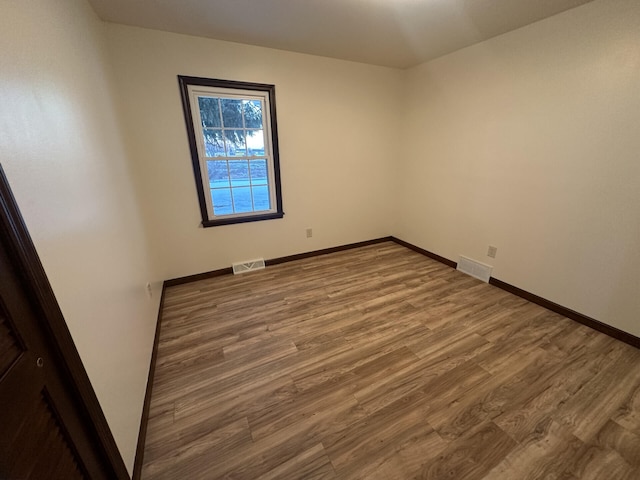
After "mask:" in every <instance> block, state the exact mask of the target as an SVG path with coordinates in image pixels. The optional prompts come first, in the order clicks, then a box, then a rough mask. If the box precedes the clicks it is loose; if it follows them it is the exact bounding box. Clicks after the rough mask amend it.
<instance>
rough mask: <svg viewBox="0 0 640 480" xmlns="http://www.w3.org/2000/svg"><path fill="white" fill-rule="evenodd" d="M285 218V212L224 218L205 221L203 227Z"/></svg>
mask: <svg viewBox="0 0 640 480" xmlns="http://www.w3.org/2000/svg"><path fill="white" fill-rule="evenodd" d="M282 217H284V212H273V213H267V214H264V215H247V216H244V217H232V218H223V219H219V220H204V221H203V222H202V226H203V227H204V228H209V227H218V226H220V225H232V224H234V223H247V222H259V221H261V220H274V219H276V218H282Z"/></svg>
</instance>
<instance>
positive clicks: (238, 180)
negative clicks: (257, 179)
mask: <svg viewBox="0 0 640 480" xmlns="http://www.w3.org/2000/svg"><path fill="white" fill-rule="evenodd" d="M229 173H230V174H231V186H232V187H247V186H249V162H248V161H246V160H229Z"/></svg>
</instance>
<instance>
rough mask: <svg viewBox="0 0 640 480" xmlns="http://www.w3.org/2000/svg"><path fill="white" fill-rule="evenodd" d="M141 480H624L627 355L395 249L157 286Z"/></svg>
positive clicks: (637, 433)
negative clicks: (158, 320)
mask: <svg viewBox="0 0 640 480" xmlns="http://www.w3.org/2000/svg"><path fill="white" fill-rule="evenodd" d="M142 478H143V479H148V480H151V479H185V478H186V479H190V480H194V479H217V478H233V479H261V480H265V479H312V478H313V479H320V478H328V479H359V478H362V479H413V478H426V479H455V480H462V479H492V480H494V479H495V480H498V479H507V480H524V479H547V478H548V479H552V478H553V479H564V480H570V479H572V480H576V479H607V480H613V479H616V480H618V479H629V480H632V479H635V480H637V479H640V350H638V349H635V348H633V347H631V346H629V345H627V344H625V343H622V342H620V341H617V340H614V339H612V338H610V337H607V336H606V335H604V334H601V333H598V332H596V331H594V330H591V329H589V328H587V327H585V326H582V325H580V324H578V323H575V322H573V321H572V320H569V319H566V318H564V317H562V316H560V315H557V314H555V313H553V312H550V311H548V310H546V309H544V308H542V307H539V306H537V305H534V304H532V303H529V302H527V301H525V300H522V299H521V298H519V297H516V296H513V295H511V294H509V293H507V292H504V291H502V290H500V289H498V288H496V287H493V286H490V285H488V284H485V283H482V282H480V281H478V280H475V279H473V278H471V277H468V276H466V275H463V274H461V273H459V272H457V271H455V270H453V269H451V268H449V267H447V266H445V265H442V264H440V263H438V262H436V261H434V260H431V259H429V258H426V257H424V256H422V255H419V254H417V253H415V252H413V251H411V250H408V249H406V248H404V247H402V246H399V245H397V244H395V243H391V242H388V243H382V244H377V245H372V246H368V247H363V248H359V249H355V250H349V251H343V252H339V253H334V254H330V255H323V256H320V257H315V258H310V259H306V260H299V261H295V262H291V263H285V264H282V265H277V266H273V267H268V268H267V269H266V270H263V271H259V272H252V273H247V274H244V275H239V276H224V277H218V278H212V279H208V280H201V281H198V282H194V283H190V284H186V285H179V286H174V287H170V288H168V289H167V290H166V294H165V304H164V311H163V319H162V327H161V335H160V341H159V346H158V363H157V369H156V375H155V379H154V387H153V395H152V399H151V410H150V418H149V424H148V431H147V439H146V449H145V454H144V466H143V475H142Z"/></svg>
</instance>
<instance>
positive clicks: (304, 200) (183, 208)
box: [108, 25, 401, 279]
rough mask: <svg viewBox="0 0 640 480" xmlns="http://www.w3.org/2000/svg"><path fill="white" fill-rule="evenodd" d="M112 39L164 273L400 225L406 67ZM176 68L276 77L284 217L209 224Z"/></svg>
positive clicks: (142, 35)
mask: <svg viewBox="0 0 640 480" xmlns="http://www.w3.org/2000/svg"><path fill="white" fill-rule="evenodd" d="M108 38H109V47H110V52H111V55H112V58H113V64H114V70H115V72H116V76H117V82H118V83H117V90H118V92H119V99H120V105H121V110H122V113H123V115H122V118H123V120H124V122H123V127H124V129H125V130H126V132H127V141H128V144H129V147H130V151H131V152H132V154H133V165H134V168H135V169H136V173H137V177H138V178H139V183H138V189H139V192H140V194H141V196H142V198H143V199H144V202H145V204H144V212H145V214H144V215H145V219H146V220H147V227H148V232H149V233H150V235H151V236H152V238H153V239H154V240H155V244H154V245H155V248H154V259H155V262H156V263H157V264H158V265H159V266H161V269H162V270H161V272H162V276H163V278H167V279H168V278H175V277H178V276H183V275H190V274H194V273H198V272H206V271H209V270H214V269H219V268H225V267H228V266H230V265H231V263H232V262H236V261H242V260H251V259H254V258H257V257H264V258H275V257H280V256H284V255H291V254H295V253H299V252H306V251H311V250H316V249H320V248H326V247H332V246H336V245H342V244H346V243H351V242H358V241H362V240H368V239H372V238H377V237H381V236H386V235H390V234H391V230H390V226H389V225H390V218H391V212H392V208H393V204H394V198H393V196H392V193H393V191H392V182H391V181H390V178H393V175H395V170H394V168H395V165H394V162H395V160H396V159H397V149H398V148H399V146H400V145H399V142H398V126H397V121H396V120H397V115H398V113H399V110H398V102H399V98H400V97H399V95H400V89H399V86H400V79H401V72H400V71H398V70H394V69H389V68H380V67H373V66H367V65H363V64H357V63H351V62H345V61H339V60H333V59H327V58H322V57H314V56H310V55H301V54H296V53H290V52H284V51H279V50H272V49H266V48H259V47H253V46H246V45H239V44H234V43H228V42H220V41H215V40H210V39H204V38H197V37H190V36H185V35H177V34H171V33H164V32H159V31H153V30H145V29H140V28H133V27H127V26H122V25H108ZM177 75H191V76H202V77H209V78H220V79H228V80H240V81H250V82H259V83H269V84H275V85H276V105H277V114H278V128H279V144H280V165H281V175H282V195H283V204H284V212H285V217H284V218H283V219H280V220H270V221H263V222H254V223H246V224H239V225H228V226H222V227H214V228H207V229H203V228H200V227H199V224H200V221H201V217H200V210H199V207H198V199H197V195H196V189H195V181H194V175H193V170H192V166H191V160H190V154H189V146H188V143H187V135H186V131H185V125H184V117H183V113H182V106H181V103H180V92H179V90H178V81H177ZM307 227H311V228H313V238H311V239H307V238H306V235H305V229H306V228H307Z"/></svg>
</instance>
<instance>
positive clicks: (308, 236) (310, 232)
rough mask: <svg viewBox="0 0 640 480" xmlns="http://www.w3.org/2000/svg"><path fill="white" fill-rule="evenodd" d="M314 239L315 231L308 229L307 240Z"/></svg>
mask: <svg viewBox="0 0 640 480" xmlns="http://www.w3.org/2000/svg"><path fill="white" fill-rule="evenodd" d="M311 237H313V229H311V228H307V238H311Z"/></svg>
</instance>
